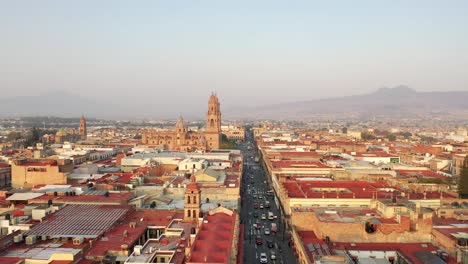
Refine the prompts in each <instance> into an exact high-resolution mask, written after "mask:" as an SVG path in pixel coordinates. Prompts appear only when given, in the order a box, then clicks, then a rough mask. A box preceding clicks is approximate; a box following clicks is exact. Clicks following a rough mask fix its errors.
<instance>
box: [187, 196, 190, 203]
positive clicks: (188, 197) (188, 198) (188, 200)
mask: <svg viewBox="0 0 468 264" xmlns="http://www.w3.org/2000/svg"><path fill="white" fill-rule="evenodd" d="M187 203H188V204H189V203H190V195H188V196H187Z"/></svg>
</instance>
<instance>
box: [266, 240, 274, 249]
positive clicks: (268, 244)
mask: <svg viewBox="0 0 468 264" xmlns="http://www.w3.org/2000/svg"><path fill="white" fill-rule="evenodd" d="M267 247H268V248H274V247H275V244H274V243H273V241H271V240H267Z"/></svg>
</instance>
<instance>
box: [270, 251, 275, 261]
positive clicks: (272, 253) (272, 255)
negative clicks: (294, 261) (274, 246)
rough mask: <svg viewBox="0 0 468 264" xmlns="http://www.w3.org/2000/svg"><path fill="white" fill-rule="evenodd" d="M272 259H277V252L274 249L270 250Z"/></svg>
mask: <svg viewBox="0 0 468 264" xmlns="http://www.w3.org/2000/svg"><path fill="white" fill-rule="evenodd" d="M270 259H271V260H275V259H276V253H275V252H274V251H273V250H272V251H271V252H270Z"/></svg>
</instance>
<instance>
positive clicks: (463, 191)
mask: <svg viewBox="0 0 468 264" xmlns="http://www.w3.org/2000/svg"><path fill="white" fill-rule="evenodd" d="M458 195H459V196H460V198H468V155H466V157H465V159H464V160H463V166H462V168H461V172H460V178H459V179H458Z"/></svg>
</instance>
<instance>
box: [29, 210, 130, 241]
mask: <svg viewBox="0 0 468 264" xmlns="http://www.w3.org/2000/svg"><path fill="white" fill-rule="evenodd" d="M129 210H130V207H129V206H123V205H118V206H117V205H113V206H109V205H90V204H86V205H85V204H81V205H78V204H71V205H67V206H65V207H63V208H62V209H61V210H59V211H57V212H56V213H54V214H52V215H49V216H48V217H46V218H45V219H44V220H43V221H42V222H41V223H39V224H37V225H36V226H34V227H33V228H31V230H29V231H28V232H26V235H35V236H43V235H45V236H49V237H51V238H56V237H57V238H61V237H83V238H96V237H98V236H100V235H102V234H103V233H104V232H106V231H109V230H110V229H111V227H112V226H113V225H114V224H115V222H116V221H118V220H119V219H121V218H122V217H123V216H124V215H125V214H127V213H128V212H129Z"/></svg>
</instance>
